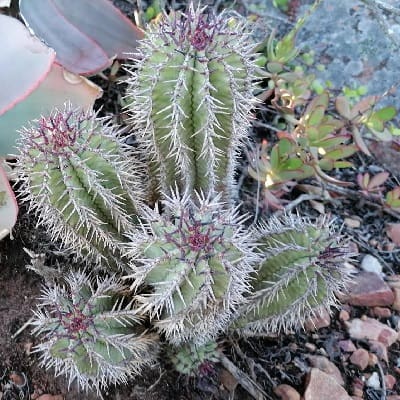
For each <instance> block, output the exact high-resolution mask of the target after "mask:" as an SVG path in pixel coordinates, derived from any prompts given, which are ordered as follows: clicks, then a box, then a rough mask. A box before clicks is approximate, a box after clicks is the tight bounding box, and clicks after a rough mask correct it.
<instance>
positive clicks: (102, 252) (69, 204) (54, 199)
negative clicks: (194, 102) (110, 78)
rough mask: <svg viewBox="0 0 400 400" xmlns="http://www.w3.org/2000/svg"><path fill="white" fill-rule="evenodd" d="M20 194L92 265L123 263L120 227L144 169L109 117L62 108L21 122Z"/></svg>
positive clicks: (130, 214)
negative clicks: (136, 160) (22, 126)
mask: <svg viewBox="0 0 400 400" xmlns="http://www.w3.org/2000/svg"><path fill="white" fill-rule="evenodd" d="M19 150H20V155H19V162H18V170H19V175H20V178H21V179H20V180H21V181H22V187H21V191H22V196H23V198H24V199H25V200H26V201H28V202H29V204H30V209H31V210H34V211H35V212H36V213H37V215H38V216H39V223H42V224H44V225H46V226H47V227H48V228H49V233H50V234H51V237H52V239H53V240H61V242H62V243H63V244H64V246H65V247H66V248H67V249H70V250H72V251H74V252H76V253H77V254H79V255H81V256H82V257H85V258H87V259H88V260H90V261H93V260H95V261H96V262H97V263H98V264H100V263H104V264H107V265H113V266H115V265H122V259H121V252H120V249H121V247H122V246H123V245H122V243H124V242H126V238H125V237H124V232H129V231H131V230H132V229H134V228H135V225H136V223H137V217H136V213H137V212H138V209H139V208H140V201H141V199H142V197H143V187H144V185H143V183H142V179H141V178H142V175H143V171H142V170H143V168H142V167H141V165H140V163H139V162H136V165H135V164H134V162H133V160H134V155H133V154H129V151H128V149H126V148H125V147H124V145H123V144H122V143H121V142H120V140H119V139H118V132H117V130H116V129H115V128H114V127H113V126H112V124H111V123H110V121H107V120H105V119H100V118H97V117H96V114H93V113H91V112H84V111H82V110H73V109H71V108H70V107H66V108H65V109H64V110H56V111H54V112H53V113H52V114H51V115H50V116H48V117H42V118H41V119H40V120H39V121H37V122H34V123H32V124H31V126H30V127H28V128H24V129H23V130H22V132H21V139H20V142H19Z"/></svg>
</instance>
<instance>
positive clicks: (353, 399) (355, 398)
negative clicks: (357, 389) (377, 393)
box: [350, 396, 363, 400]
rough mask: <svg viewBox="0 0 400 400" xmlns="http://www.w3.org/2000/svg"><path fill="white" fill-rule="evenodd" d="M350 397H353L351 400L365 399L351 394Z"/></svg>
mask: <svg viewBox="0 0 400 400" xmlns="http://www.w3.org/2000/svg"><path fill="white" fill-rule="evenodd" d="M350 398H351V400H363V398H362V397H358V396H351V397H350Z"/></svg>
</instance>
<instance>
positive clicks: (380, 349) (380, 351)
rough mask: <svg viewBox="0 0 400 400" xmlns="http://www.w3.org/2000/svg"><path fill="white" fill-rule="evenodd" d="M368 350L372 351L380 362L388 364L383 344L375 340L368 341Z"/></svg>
mask: <svg viewBox="0 0 400 400" xmlns="http://www.w3.org/2000/svg"><path fill="white" fill-rule="evenodd" d="M369 349H370V351H373V352H374V353H375V354H376V356H377V357H378V358H379V359H380V360H383V361H385V362H387V363H388V362H389V358H388V352H387V348H386V346H385V345H384V344H383V343H381V342H378V341H377V340H370V341H369Z"/></svg>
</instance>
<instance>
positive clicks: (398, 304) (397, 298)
mask: <svg viewBox="0 0 400 400" xmlns="http://www.w3.org/2000/svg"><path fill="white" fill-rule="evenodd" d="M392 290H393V295H394V301H393V304H392V308H393V310H396V311H400V288H397V287H395V288H393V289H392Z"/></svg>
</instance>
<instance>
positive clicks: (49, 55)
mask: <svg viewBox="0 0 400 400" xmlns="http://www.w3.org/2000/svg"><path fill="white" fill-rule="evenodd" d="M0 37H1V38H2V39H1V45H2V46H1V51H0V65H1V74H0V115H2V114H4V113H5V112H6V111H8V110H10V109H11V108H12V107H14V106H15V105H16V104H17V103H19V102H20V101H22V100H23V99H24V98H26V97H27V96H28V95H29V94H30V93H32V91H33V90H35V89H36V88H37V87H38V86H39V85H40V83H41V82H42V81H43V80H44V79H45V77H46V75H47V74H48V73H49V71H50V68H51V65H52V64H53V61H54V58H55V53H54V51H53V50H51V49H49V48H48V47H46V46H45V45H44V44H43V43H42V42H41V41H40V40H38V39H37V38H35V37H32V36H31V35H30V34H29V32H28V30H27V29H26V28H25V26H24V25H23V24H22V23H21V22H19V21H18V20H16V19H15V18H11V17H7V16H5V15H1V14H0ZM1 134H6V133H5V132H1ZM0 150H1V149H0Z"/></svg>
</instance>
